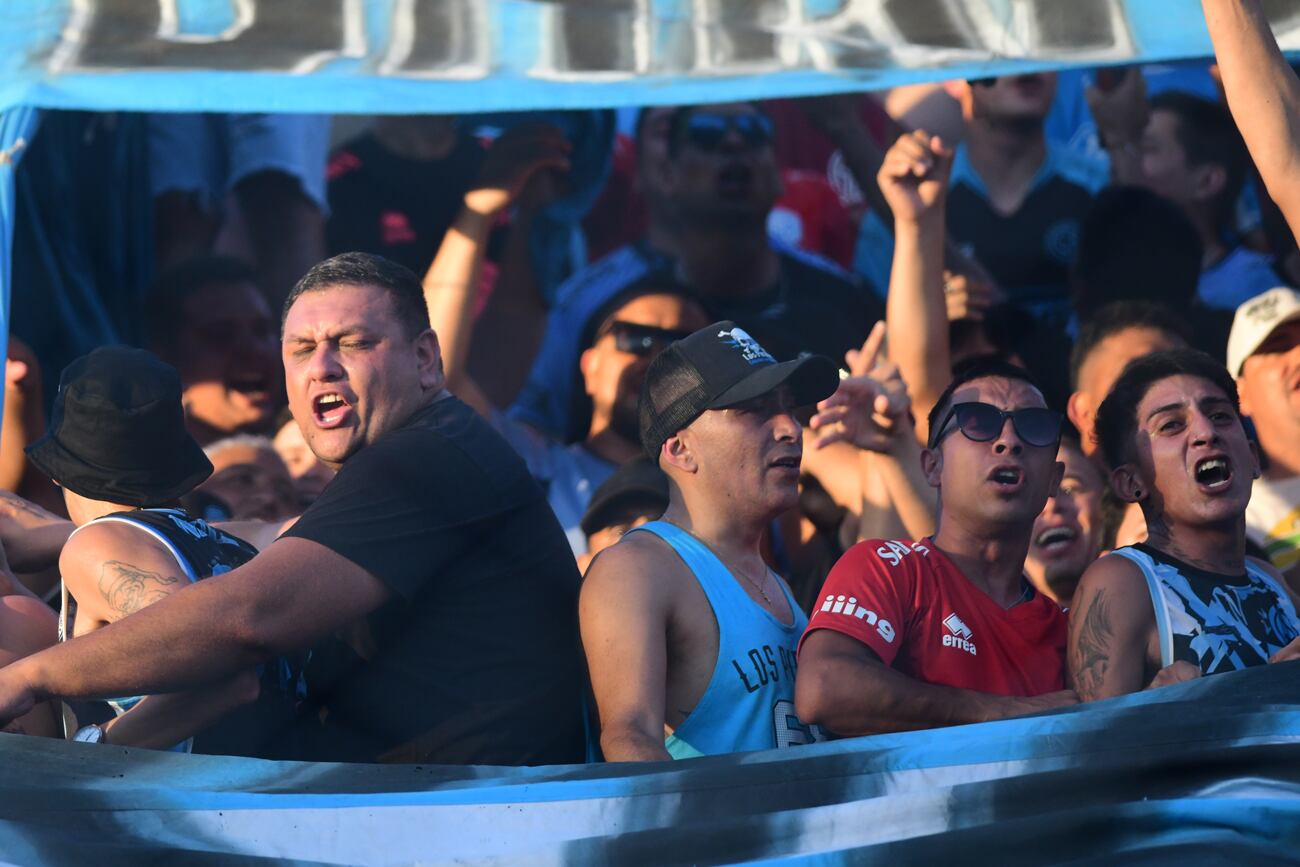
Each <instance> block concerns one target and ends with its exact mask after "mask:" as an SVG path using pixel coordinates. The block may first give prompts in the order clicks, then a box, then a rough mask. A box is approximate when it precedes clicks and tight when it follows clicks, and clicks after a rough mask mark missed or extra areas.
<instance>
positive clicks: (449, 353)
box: [424, 140, 709, 557]
mask: <svg viewBox="0 0 1300 867" xmlns="http://www.w3.org/2000/svg"><path fill="white" fill-rule="evenodd" d="M504 156H505V157H507V158H502V154H501V153H500V152H498V153H497V154H495V155H494V154H491V153H490V154H489V159H490V162H489V163H488V164H487V165H486V166H485V170H484V172H483V174H482V176H481V177H480V182H479V183H478V184H476V185H474V188H473V189H471V190H470V191H469V192H468V193H466V194H465V198H464V204H463V206H462V208H461V211H460V214H459V215H458V216H457V218H456V220H455V221H454V222H453V223H452V226H451V228H450V229H449V230H448V231H447V234H446V236H445V237H444V239H443V242H442V245H441V247H440V248H439V250H438V254H437V256H436V257H435V258H434V261H433V265H432V266H430V268H429V271H428V273H427V274H426V275H425V278H424V297H425V302H426V303H427V304H428V307H429V319H430V321H431V323H432V325H433V328H434V332H435V333H436V334H437V335H438V337H439V339H440V341H441V343H442V350H443V356H442V357H443V365H444V371H445V374H446V379H447V389H448V390H449V391H450V392H451V393H452V394H454V395H456V396H457V397H459V398H460V399H461V400H463V401H465V403H467V404H469V405H470V406H471V407H473V408H474V409H475V410H476V411H477V412H478V413H479V414H480V415H482V416H484V417H485V418H487V419H488V420H489V421H490V422H491V423H492V425H493V427H495V428H496V429H497V431H498V432H499V433H501V434H502V436H504V437H505V438H506V440H507V441H509V442H510V444H511V445H512V446H514V448H515V451H517V452H518V453H519V454H520V455H521V456H522V457H523V459H524V462H525V463H526V464H527V465H528V469H529V472H530V473H532V475H533V477H534V478H536V479H537V480H538V481H539V482H541V484H542V486H543V487H544V488H545V489H546V494H547V500H548V502H549V503H550V506H551V510H552V511H553V512H555V515H556V517H557V518H559V520H560V525H561V526H562V527H563V528H564V531H565V534H566V535H567V536H568V539H569V544H570V546H571V547H572V548H573V552H574V555H575V556H578V557H581V556H582V555H584V554H586V553H587V535H586V534H585V533H584V532H583V530H582V516H583V515H584V514H585V513H586V511H587V506H588V504H589V502H590V500H591V497H592V494H593V493H594V492H595V490H596V489H597V488H598V487H600V485H601V484H602V483H603V482H604V481H605V480H606V479H608V478H609V477H610V476H611V475H612V474H613V473H614V471H615V470H616V469H617V468H618V467H619V466H620V465H622V464H625V463H627V462H628V461H631V460H633V459H635V458H637V457H640V456H641V444H640V434H639V429H638V422H637V399H638V397H639V396H640V393H641V382H642V380H643V379H644V377H645V372H646V368H647V367H648V366H649V364H650V361H651V360H652V359H653V358H654V357H655V355H656V354H658V353H659V352H660V351H661V350H663V348H664V347H665V346H667V345H668V344H669V343H671V342H672V341H674V340H677V339H678V338H681V337H685V336H686V335H687V334H690V333H691V332H692V331H694V330H695V329H697V328H700V327H701V326H703V325H705V324H707V323H708V321H709V320H708V317H707V316H706V315H705V313H704V311H703V309H702V308H701V307H700V305H699V304H698V302H696V301H694V300H692V299H691V298H690V297H689V296H688V295H686V294H684V293H683V292H682V290H680V289H677V288H675V287H674V286H673V285H672V283H671V280H668V279H665V278H663V277H660V278H658V279H655V278H645V279H642V280H640V281H638V282H636V283H634V284H633V285H631V286H629V287H627V288H626V289H624V290H623V291H621V292H620V293H618V294H617V295H615V296H613V297H612V298H610V299H608V300H607V301H606V303H605V304H604V305H602V306H601V307H599V308H598V309H597V310H596V311H595V312H594V313H593V314H592V315H591V317H590V318H589V320H588V322H587V323H586V324H585V326H584V328H583V332H582V335H581V337H580V341H581V342H580V346H581V353H580V355H579V356H578V359H577V363H576V365H575V370H574V371H572V372H571V374H570V375H571V377H572V379H573V380H574V381H575V382H577V383H579V384H580V386H581V388H575V389H574V390H573V393H572V395H573V396H572V403H573V405H574V409H573V411H572V413H571V415H572V416H573V417H574V419H575V422H572V423H571V424H570V425H569V427H570V428H571V430H572V433H573V439H574V440H576V441H574V442H566V441H565V439H564V438H562V437H558V436H554V435H552V434H550V433H548V432H546V431H544V430H542V429H540V428H538V427H536V426H534V425H532V424H529V423H527V422H523V421H519V420H516V419H514V418H512V417H510V416H508V415H507V414H506V413H504V412H503V411H502V410H501V409H500V408H498V407H496V406H494V405H493V403H492V401H491V400H490V399H489V398H488V396H487V395H486V394H485V393H484V391H483V389H481V388H480V387H479V386H478V384H477V383H476V382H475V381H474V378H473V376H472V375H471V373H470V370H469V365H468V363H467V360H468V356H469V349H470V343H471V342H472V340H473V336H474V334H473V331H474V302H475V298H476V292H475V288H476V287H477V286H478V284H479V279H478V278H479V274H480V272H481V270H482V267H483V258H484V255H485V251H486V245H487V236H488V232H489V230H490V228H491V226H492V224H493V221H494V219H495V217H496V215H497V214H499V213H500V212H501V211H502V210H504V209H505V208H507V207H508V206H509V205H510V204H511V202H513V201H515V200H517V199H518V198H520V197H521V196H523V195H525V190H526V189H527V187H528V186H529V184H530V183H531V182H533V181H534V179H536V178H538V177H539V175H541V174H542V173H543V172H544V171H545V170H549V169H559V168H563V165H564V161H563V159H562V157H560V156H559V155H558V154H557V153H556V152H555V151H554V150H553V149H551V148H549V147H548V146H547V144H546V142H545V140H538V141H537V143H536V145H535V146H533V147H528V148H523V147H521V148H520V149H518V150H516V151H513V152H511V153H509V154H505V155H504ZM494 158H495V161H493V159H494Z"/></svg>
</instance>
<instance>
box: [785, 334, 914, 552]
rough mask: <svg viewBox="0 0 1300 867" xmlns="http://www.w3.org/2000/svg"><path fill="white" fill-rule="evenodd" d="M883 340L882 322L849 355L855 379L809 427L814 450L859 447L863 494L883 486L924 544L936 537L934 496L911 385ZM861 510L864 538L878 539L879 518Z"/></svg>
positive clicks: (823, 407) (909, 531)
mask: <svg viewBox="0 0 1300 867" xmlns="http://www.w3.org/2000/svg"><path fill="white" fill-rule="evenodd" d="M884 340H885V324H884V323H883V322H878V323H876V326H875V328H873V329H872V330H871V334H870V335H868V337H867V340H866V342H865V343H863V345H862V348H861V349H860V350H855V351H851V352H849V353H848V355H847V356H846V358H845V361H846V363H847V364H848V368H849V373H850V376H849V377H848V378H847V379H844V380H843V381H841V382H840V387H839V388H838V389H837V390H836V392H835V394H833V395H832V396H831V397H829V398H827V399H826V400H824V401H822V402H821V403H820V404H819V405H818V410H819V412H818V413H817V414H816V415H814V416H813V417H812V420H811V422H810V427H811V428H812V430H813V431H814V432H816V433H817V438H816V439H815V440H814V443H813V445H814V448H813V450H812V451H813V452H814V453H815V452H817V451H820V450H821V449H823V448H826V447H827V446H829V445H832V444H833V443H837V442H848V443H851V444H853V445H854V446H856V447H857V449H858V455H857V458H858V466H859V472H860V474H861V478H862V488H863V490H864V491H866V490H868V489H869V488H870V487H871V485H872V484H873V483H874V482H876V481H879V482H881V483H883V485H884V488H885V492H886V494H887V495H888V498H889V504H890V509H891V510H892V511H893V512H894V513H896V514H897V517H898V519H899V520H900V521H901V522H902V524H903V527H904V528H905V529H906V531H907V534H908V535H909V536H910V537H911V538H913V539H920V538H923V537H925V536H929V535H930V534H931V533H933V532H934V515H935V508H936V498H935V492H934V489H933V488H931V487H930V486H929V484H928V483H927V482H926V479H925V475H924V474H923V473H922V472H921V447H920V444H919V443H918V442H917V439H916V435H915V432H914V430H913V427H912V421H911V417H910V412H909V410H910V407H911V401H910V399H909V396H908V393H907V386H906V384H905V383H904V382H903V380H902V377H901V375H900V374H899V371H898V367H897V365H895V364H892V363H890V362H886V361H883V360H882V355H883V353H882V348H883V346H884ZM860 508H861V515H860V520H859V525H860V526H859V538H877V537H878V535H879V534H877V533H875V532H870V533H867V532H865V528H866V527H867V526H869V525H870V524H872V523H873V522H876V521H878V520H879V516H878V515H875V514H873V507H872V506H871V505H870V504H868V503H866V502H863V503H862V504H861V507H860ZM875 511H878V510H875Z"/></svg>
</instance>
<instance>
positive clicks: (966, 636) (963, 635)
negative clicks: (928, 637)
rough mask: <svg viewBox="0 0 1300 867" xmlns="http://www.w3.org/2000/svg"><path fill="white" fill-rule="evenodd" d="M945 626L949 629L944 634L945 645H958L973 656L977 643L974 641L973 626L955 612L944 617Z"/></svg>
mask: <svg viewBox="0 0 1300 867" xmlns="http://www.w3.org/2000/svg"><path fill="white" fill-rule="evenodd" d="M943 626H944V628H945V629H947V630H948V632H947V634H945V635H944V636H943V646H944V647H956V648H959V649H961V650H964V651H966V652H967V653H969V654H970V655H971V656H975V655H976V652H975V644H974V642H972V641H971V640H970V639H971V636H972V635H973V634H974V633H972V632H971V628H970V627H969V626H967V625H966V624H965V622H963V621H962V619H961V618H960V617H958V616H957V615H956V614H955V613H953V614H949V615H948V616H947V617H945V618H944V619H943Z"/></svg>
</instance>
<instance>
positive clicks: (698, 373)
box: [639, 321, 840, 462]
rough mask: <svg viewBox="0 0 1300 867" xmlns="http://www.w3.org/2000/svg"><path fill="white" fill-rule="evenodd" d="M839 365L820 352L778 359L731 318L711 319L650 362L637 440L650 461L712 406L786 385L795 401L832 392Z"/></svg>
mask: <svg viewBox="0 0 1300 867" xmlns="http://www.w3.org/2000/svg"><path fill="white" fill-rule="evenodd" d="M839 384H840V378H839V370H838V369H837V368H836V367H835V364H834V363H833V362H832V361H831V360H830V359H829V358H827V357H826V356H824V355H802V356H800V357H799V358H796V359H794V360H793V361H782V362H778V361H777V360H776V359H775V358H773V357H772V356H771V354H769V353H768V351H767V350H766V349H764V348H763V347H762V346H760V345H759V344H758V341H756V340H755V339H754V338H752V337H750V336H749V334H748V333H747V332H746V331H745V330H744V329H742V328H740V327H739V326H737V325H736V323H734V322H730V321H726V322H715V323H713V324H712V325H710V326H708V327H707V328H701V329H700V330H699V331H697V332H695V333H694V334H692V335H690V336H689V337H684V338H682V339H681V340H678V341H677V342H676V343H673V344H671V345H670V346H669V347H668V348H667V349H665V350H664V351H663V352H661V353H660V354H659V357H658V358H656V359H655V360H654V361H652V362H650V367H649V368H647V369H646V375H645V385H643V386H642V388H641V404H640V407H639V410H640V421H641V445H642V446H643V447H644V448H645V452H646V454H647V455H648V456H649V457H650V459H651V460H653V461H656V462H657V461H658V460H659V450H660V449H661V448H662V447H663V444H664V442H665V441H666V440H667V439H668V438H669V437H671V436H674V435H675V434H676V433H677V432H678V431H680V430H681V429H682V428H684V427H686V426H687V425H689V424H690V423H691V422H693V421H695V419H697V418H699V417H700V416H701V415H703V414H704V412H705V411H706V410H710V409H724V408H726V407H729V406H734V405H735V404H738V403H742V402H744V401H747V400H750V399H751V398H755V397H759V396H761V395H764V394H767V393H768V392H770V391H775V390H776V389H778V388H780V387H781V386H782V385H789V386H790V389H791V391H792V392H793V393H794V401H795V405H796V406H810V405H812V404H814V403H817V402H818V401H820V400H824V399H826V398H828V397H830V396H831V395H832V394H834V393H835V389H836V388H838V387H839Z"/></svg>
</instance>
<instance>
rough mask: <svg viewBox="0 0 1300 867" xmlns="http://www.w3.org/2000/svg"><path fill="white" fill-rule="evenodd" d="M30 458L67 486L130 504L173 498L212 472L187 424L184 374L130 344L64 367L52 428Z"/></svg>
mask: <svg viewBox="0 0 1300 867" xmlns="http://www.w3.org/2000/svg"><path fill="white" fill-rule="evenodd" d="M27 457H28V458H30V459H31V462H32V463H33V464H35V466H36V468H37V469H39V470H40V471H41V472H43V473H45V474H46V475H47V476H49V477H50V478H51V479H52V480H53V481H54V482H56V483H57V484H58V485H60V486H61V487H64V488H67V489H68V490H70V491H72V492H74V493H77V494H80V495H81V496H83V497H88V498H90V499H92V500H102V501H105V502H109V503H121V504H123V505H128V506H157V505H162V504H164V503H169V502H171V501H173V500H176V499H177V498H179V497H180V496H181V495H183V494H186V493H189V492H190V491H191V490H192V489H193V488H194V487H195V486H196V485H198V484H199V483H200V482H202V481H203V480H204V479H206V478H207V477H208V476H210V475H211V474H212V463H211V461H209V460H208V459H207V456H206V455H204V454H203V449H201V448H199V444H198V443H197V442H195V441H194V437H192V436H190V434H189V431H187V430H186V429H185V410H184V407H183V406H182V405H181V380H180V375H179V374H177V372H176V369H175V368H174V367H172V366H171V365H169V364H166V363H164V362H163V361H161V360H159V358H158V357H157V356H155V355H154V354H152V353H150V352H145V351H144V350H142V349H132V348H130V347H127V346H102V347H100V348H99V349H96V350H95V351H94V352H91V353H90V354H89V355H83V356H82V357H81V358H78V359H77V360H75V361H73V362H72V363H71V364H69V365H68V366H67V367H65V368H64V369H63V375H62V376H61V377H60V378H59V393H58V395H57V396H56V397H55V398H54V409H53V412H52V413H51V418H50V428H49V432H48V433H46V435H45V436H44V437H42V438H41V439H39V440H37V441H36V442H35V443H33V444H32V445H30V446H28V447H27Z"/></svg>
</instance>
